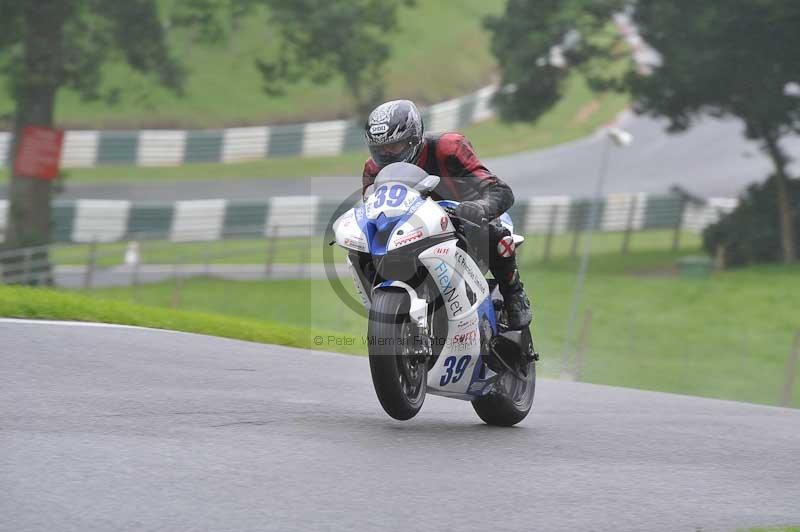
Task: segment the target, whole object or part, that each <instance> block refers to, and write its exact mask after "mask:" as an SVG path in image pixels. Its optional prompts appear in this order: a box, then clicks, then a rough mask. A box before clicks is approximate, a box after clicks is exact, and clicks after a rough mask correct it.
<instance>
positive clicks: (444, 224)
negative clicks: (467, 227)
mask: <svg viewBox="0 0 800 532" xmlns="http://www.w3.org/2000/svg"><path fill="white" fill-rule="evenodd" d="M448 222H449V218H447V216H442V219H441V220H439V225H440V226H442V231H445V230H446V229H447V224H448Z"/></svg>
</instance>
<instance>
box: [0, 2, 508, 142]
mask: <svg viewBox="0 0 800 532" xmlns="http://www.w3.org/2000/svg"><path fill="white" fill-rule="evenodd" d="M504 4H505V0H461V1H460V2H459V3H458V7H457V8H454V3H451V2H445V1H441V0H417V2H416V4H415V5H414V6H411V7H404V8H402V9H401V10H400V13H399V15H400V16H399V28H398V30H397V31H396V33H395V34H393V35H392V37H391V43H392V47H393V57H392V58H391V59H390V61H389V62H388V64H387V65H386V68H385V72H386V81H387V97H399V96H404V97H411V98H415V99H417V100H419V101H420V102H421V103H432V102H437V101H441V100H445V99H448V98H451V97H456V96H460V95H463V94H465V93H467V92H470V91H472V90H474V89H477V88H479V87H481V86H483V85H486V84H488V83H489V82H490V81H491V79H492V74H493V72H494V68H495V64H494V59H493V57H492V56H491V53H490V51H489V46H488V42H489V36H488V34H487V33H486V31H484V30H483V27H482V20H483V17H485V16H486V15H487V14H489V13H497V12H499V11H500V10H501V9H502V8H503V5H504ZM445 29H446V31H444V30H445ZM268 31H269V28H268V26H267V24H266V21H265V15H264V13H263V12H261V13H258V14H257V15H254V16H252V17H250V18H249V19H247V20H245V21H243V23H242V25H241V29H240V31H238V32H237V33H236V34H235V35H234V36H233V38H232V39H231V40H230V41H229V42H227V43H225V44H223V45H216V46H210V45H201V44H198V43H197V42H194V41H193V39H192V36H191V35H190V34H189V33H187V32H186V31H173V32H172V33H171V35H170V39H171V41H172V44H173V49H174V50H175V51H176V54H177V55H178V57H180V58H181V59H182V60H183V62H184V64H185V65H186V66H187V67H188V69H189V71H190V73H191V74H190V77H189V81H188V85H187V87H186V91H185V95H184V96H182V97H179V96H177V95H175V94H172V93H171V92H169V91H167V90H165V89H163V88H160V87H158V86H157V85H156V84H155V83H154V82H153V81H152V80H151V79H149V78H147V77H145V76H142V75H140V74H138V73H136V72H133V71H131V69H129V68H128V67H127V66H125V65H124V64H121V63H116V64H112V65H109V66H108V68H106V70H105V81H104V85H103V89H104V91H103V92H105V93H109V92H110V91H111V92H113V93H114V97H113V99H114V100H115V101H114V103H113V104H110V103H108V102H104V101H95V102H82V101H81V100H80V98H79V97H78V95H77V94H76V93H74V92H73V91H69V90H63V91H61V92H60V93H59V96H58V102H57V106H56V109H57V110H56V120H57V123H58V124H59V126H61V127H65V128H102V129H139V128H151V127H152V128H161V127H164V128H170V127H171V128H202V127H223V126H233V125H247V124H265V123H269V124H278V123H289V122H305V121H310V120H324V119H334V118H342V117H350V116H352V114H353V107H352V101H351V99H350V97H349V95H348V93H347V91H346V90H345V88H344V87H343V84H342V83H341V81H340V80H332V81H331V82H330V83H328V84H327V85H324V86H314V85H312V84H310V83H301V84H299V85H297V86H295V87H294V88H292V90H291V91H290V93H289V94H287V95H286V96H282V97H268V96H267V95H266V94H264V92H263V91H262V89H261V86H262V82H261V77H260V74H259V72H258V71H257V69H256V68H255V66H254V61H255V59H256V58H258V57H259V56H261V55H263V54H264V53H266V48H267V45H266V43H267V42H268ZM434 54H435V57H436V58H437V59H436V60H431V57H434ZM443 63H444V64H447V67H448V68H446V69H445V68H442V64H443ZM0 81H5V80H0ZM4 85H5V83H4ZM331 102H335V103H334V104H333V105H332V104H331ZM12 109H13V107H12V102H11V100H10V98H9V97H8V95H7V94H6V93H4V92H3V93H0V127H2V126H5V127H4V129H7V128H8V125H9V124H8V119H9V117H10V116H11V113H12ZM2 120H5V123H3V122H2Z"/></svg>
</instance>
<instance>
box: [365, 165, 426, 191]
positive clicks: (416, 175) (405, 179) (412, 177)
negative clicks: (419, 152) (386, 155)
mask: <svg viewBox="0 0 800 532" xmlns="http://www.w3.org/2000/svg"><path fill="white" fill-rule="evenodd" d="M426 177H428V172H426V171H425V170H423V169H422V168H420V167H419V166H417V165H415V164H411V163H392V164H389V165H387V166H385V167H384V168H383V170H381V171H380V172H378V175H377V176H375V186H376V187H377V186H379V185H381V184H383V183H388V182H396V183H403V184H405V185H408V186H410V187H413V186H414V185H416V184H417V183H419V182H420V181H422V180H423V179H425V178H426Z"/></svg>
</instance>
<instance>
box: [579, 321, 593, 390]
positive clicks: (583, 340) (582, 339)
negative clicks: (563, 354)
mask: <svg viewBox="0 0 800 532" xmlns="http://www.w3.org/2000/svg"><path fill="white" fill-rule="evenodd" d="M591 333H592V311H591V310H587V311H586V313H585V314H584V316H583V324H582V325H581V330H580V333H578V348H577V350H576V351H575V380H576V381H579V380H581V374H582V373H583V357H584V353H585V352H586V346H587V345H589V336H590V335H591Z"/></svg>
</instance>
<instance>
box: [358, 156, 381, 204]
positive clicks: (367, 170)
mask: <svg viewBox="0 0 800 532" xmlns="http://www.w3.org/2000/svg"><path fill="white" fill-rule="evenodd" d="M379 171H380V169H379V168H378V165H377V164H375V161H373V160H372V158H371V157H370V158H369V159H367V162H365V163H364V172H363V173H362V174H361V195H362V196H363V195H364V192H366V191H367V188H368V187H369V186H370V185H371V184H372V183H373V182H374V181H375V176H376V175H378V172H379Z"/></svg>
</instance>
